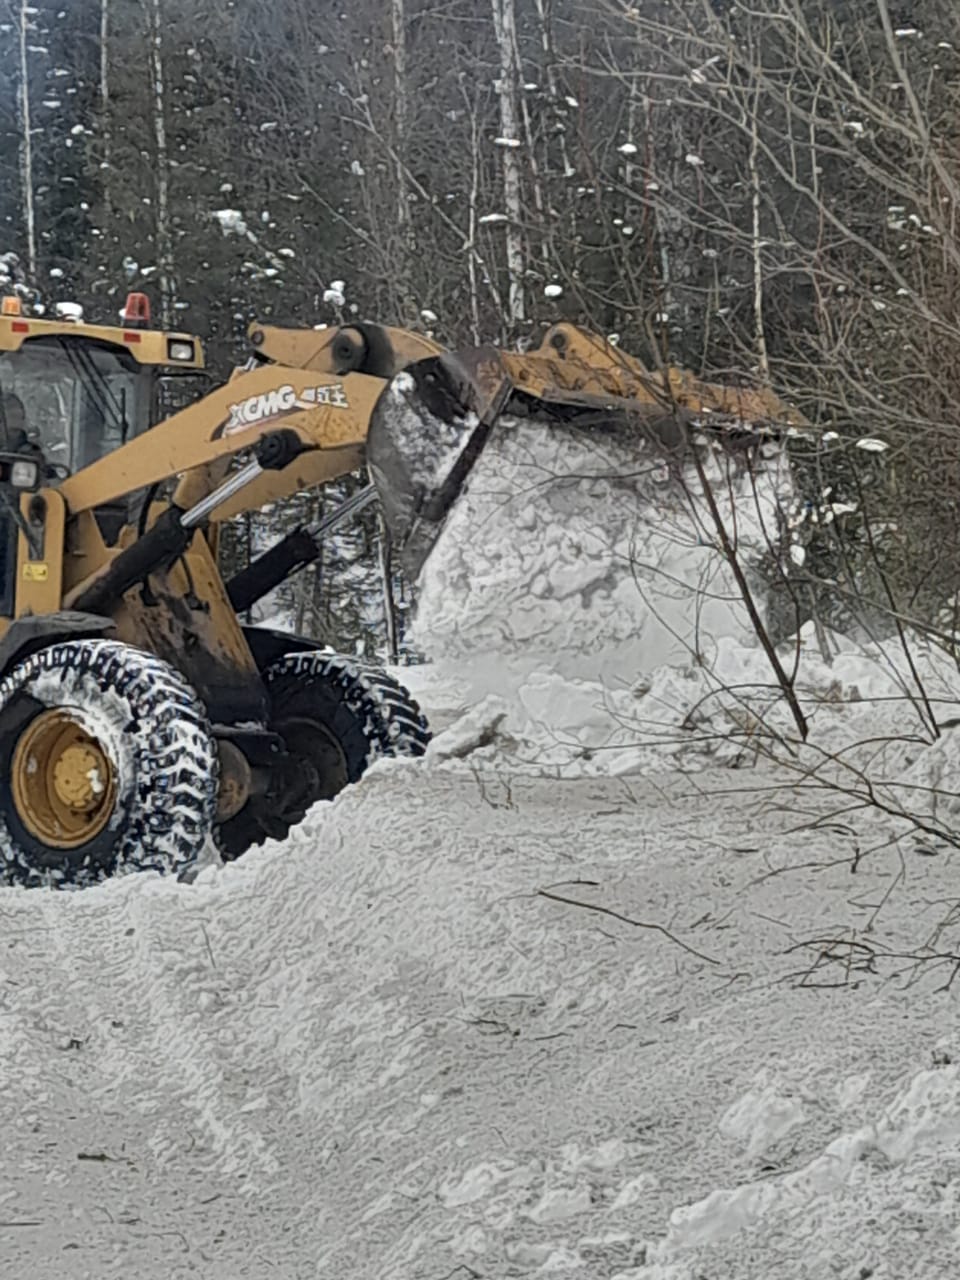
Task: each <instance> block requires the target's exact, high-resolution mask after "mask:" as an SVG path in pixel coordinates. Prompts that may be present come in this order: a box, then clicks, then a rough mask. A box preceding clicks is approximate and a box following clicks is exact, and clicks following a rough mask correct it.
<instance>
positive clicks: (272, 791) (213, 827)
mask: <svg viewBox="0 0 960 1280" xmlns="http://www.w3.org/2000/svg"><path fill="white" fill-rule="evenodd" d="M249 337H250V343H251V352H252V354H251V357H250V359H249V361H248V363H247V364H246V365H245V366H244V367H243V368H241V369H238V370H236V371H235V372H234V374H233V376H232V377H231V378H230V380H229V381H228V382H227V383H226V384H225V385H223V386H222V387H219V388H217V389H215V390H213V391H210V392H209V393H208V394H206V395H204V396H203V397H202V398H201V399H199V400H197V401H196V402H195V403H193V404H190V405H188V406H187V407H186V408H183V409H181V410H179V411H178V412H175V413H173V414H172V415H170V416H163V414H162V413H160V412H158V410H157V408H156V405H157V402H158V387H159V385H160V383H161V382H162V380H163V379H164V378H169V377H170V376H171V375H172V372H173V371H175V370H181V371H182V370H184V369H187V370H190V371H192V372H194V373H196V372H199V371H200V370H201V369H202V367H203V353H202V350H201V345H200V343H199V342H198V341H197V340H196V339H195V338H193V337H191V336H189V335H186V334H179V333H177V334H172V333H165V332H162V331H159V330H153V329H151V328H149V314H148V307H147V304H146V300H145V299H143V298H142V297H141V296H140V295H134V296H132V298H131V299H130V300H128V304H127V308H126V310H125V312H124V316H123V323H122V324H121V325H120V326H93V325H85V324H81V323H78V322H66V321H46V320H36V319H33V318H27V317H24V316H21V315H19V314H17V307H16V304H15V302H5V303H4V304H3V314H2V315H0V874H2V875H3V876H5V878H6V879H8V880H14V881H17V882H20V883H23V884H28V885H31V884H72V885H83V884H86V883H90V882H92V881H95V880H97V879H100V878H103V877H104V876H107V875H110V874H113V873H114V872H117V871H123V870H137V869H152V870H156V871H162V872H175V873H182V872H184V871H186V870H187V869H189V867H190V866H191V865H192V864H193V862H194V861H195V860H196V858H197V856H198V854H199V852H200V851H201V849H202V848H203V846H204V844H205V842H206V841H207V840H208V839H209V838H211V837H213V838H215V839H216V840H217V841H218V843H219V846H220V848H221V850H222V851H223V853H224V854H225V855H226V856H228V857H234V856H237V855H238V854H240V853H242V852H243V851H244V850H245V849H246V848H248V847H250V846H251V845H254V844H257V843H260V842H262V841H263V840H264V839H266V838H268V837H276V838H282V837H283V836H285V835H286V833H287V832H288V831H289V830H290V828H291V827H292V826H294V825H296V824H297V823H299V822H300V821H301V820H302V819H303V817H304V815H305V814H306V812H307V810H308V809H309V808H310V806H311V805H313V804H314V803H315V802H316V801H318V800H320V799H325V798H330V797H332V796H333V795H335V794H336V793H337V792H338V791H340V790H341V789H342V788H343V787H344V786H346V785H347V784H348V783H350V782H352V781H355V780H356V779H357V778H359V777H360V775H361V774H362V772H363V771H364V769H365V768H366V767H367V764H368V763H369V761H370V760H371V759H373V758H375V757H377V756H383V755H409V756H418V755H421V754H422V753H423V751H424V749H425V747H426V745H427V742H428V741H429V731H428V727H427V725H426V722H425V720H424V718H423V716H422V715H421V714H420V711H419V708H418V707H417V705H416V703H415V702H414V701H413V700H412V699H411V697H410V696H409V694H408V693H407V692H406V691H405V690H404V689H403V688H402V687H401V686H400V685H399V684H398V683H397V682H396V681H395V680H394V679H393V678H391V677H390V676H389V675H387V674H386V673H384V672H382V671H379V670H376V669H373V668H370V667H368V666H367V665H365V664H364V663H361V662H358V661H356V660H354V659H351V658H343V657H339V656H336V655H332V654H330V653H327V652H321V651H319V650H318V649H317V646H316V642H313V641H311V640H309V639H307V638H300V637H296V636H292V635H288V634H283V633H279V632H276V631H272V630H269V629H264V628H259V627H256V626H245V625H243V624H242V623H241V621H240V615H241V614H243V613H244V612H245V611H246V610H248V609H249V608H250V607H251V606H252V604H254V603H255V602H256V601H257V600H259V599H260V598H262V597H263V596H264V595H266V594H267V593H268V592H269V591H270V590H272V589H273V588H274V587H276V586H277V585H278V584H279V583H281V582H282V581H284V580H285V579H286V578H287V577H288V576H289V575H290V574H291V573H293V572H296V571H297V570H298V569H300V568H302V567H303V566H305V565H307V564H309V563H311V561H313V560H315V559H316V557H317V555H318V540H319V539H320V538H321V537H322V536H323V535H324V533H325V532H327V531H328V530H329V529H330V528H332V527H335V526H336V524H338V523H339V522H341V521H343V520H346V519H349V518H350V517H352V516H353V515H354V514H356V512H357V511H359V510H360V509H362V508H363V506H364V505H366V504H367V503H369V502H370V501H372V500H374V499H376V498H378V499H379V501H380V504H381V507H382V511H383V514H384V518H385V521H386V524H387V527H388V530H389V533H390V535H391V539H392V542H393V545H394V546H395V547H396V548H397V550H398V551H399V553H400V555H401V557H402V559H403V563H404V566H405V568H406V569H407V571H408V572H409V573H410V574H412V575H415V574H416V571H417V569H418V568H419V567H420V565H421V564H422V562H423V560H424V558H425V556H426V555H427V554H428V552H429V550H430V547H431V545H432V544H433V541H434V539H435V537H436V535H437V532H438V530H439V529H440V527H441V525H442V523H443V520H444V517H445V515H446V513H447V511H448V510H449V508H450V507H451V505H452V504H453V502H455V501H456V498H457V496H458V494H459V493H460V491H461V489H462V488H463V486H464V483H465V481H466V480H467V477H468V475H469V472H470V469H471V467H472V465H473V463H474V461H475V460H476V458H477V457H478V456H479V453H480V451H481V450H482V448H483V446H484V444H485V442H486V440H487V439H488V437H489V435H490V432H491V431H492V430H493V429H494V427H495V425H496V424H497V421H498V419H499V418H500V417H501V415H503V414H509V415H511V416H512V417H523V416H530V415H536V417H537V419H538V420H539V421H543V420H546V421H551V422H556V423H562V424H574V425H577V426H583V427H584V428H586V429H591V428H600V429H605V428H607V427H609V426H610V424H611V423H613V422H614V421H616V422H617V423H619V424H620V425H621V427H625V429H626V430H628V431H630V432H633V433H635V434H636V437H637V444H638V448H640V447H642V445H643V443H644V442H645V441H653V442H655V443H656V446H657V448H658V449H659V450H660V452H661V454H665V455H666V456H672V455H676V454H677V453H678V451H683V450H684V449H686V448H687V447H688V446H689V440H690V438H691V436H692V434H693V433H694V432H701V431H702V430H703V429H704V428H703V419H704V418H705V417H708V421H709V426H708V428H707V429H708V430H709V431H710V432H712V433H714V435H715V436H716V437H717V439H721V440H722V441H723V443H724V447H725V448H731V449H738V448H739V449H750V448H753V447H754V446H755V445H756V444H757V442H758V441H759V440H760V439H761V438H765V437H766V436H767V435H769V434H771V433H774V434H776V433H778V432H781V431H782V430H783V428H784V427H785V426H791V425H796V424H797V423H798V422H799V421H800V419H799V418H798V416H797V415H795V414H793V413H792V412H791V411H790V410H788V409H786V408H785V406H784V405H783V404H781V403H780V402H779V401H778V400H776V399H775V398H774V397H772V396H767V395H765V394H763V393H760V392H749V391H740V390H738V389H735V388H734V389H731V388H723V387H715V386H710V385H708V384H704V383H700V382H698V381H696V380H695V379H692V378H690V377H689V376H687V375H684V374H680V373H678V372H676V371H674V370H667V371H664V372H662V373H650V372H649V371H647V370H646V369H645V368H644V367H643V366H642V365H641V364H640V363H639V362H638V361H635V360H632V359H631V358H629V357H625V356H623V355H622V354H621V353H620V352H619V351H617V350H615V349H614V348H612V347H610V346H609V345H608V344H607V343H605V342H604V341H603V340H601V339H598V338H596V337H594V336H593V335H590V334H588V333H585V332H583V331H581V330H578V329H576V328H574V327H572V326H568V325H561V326H557V327H556V328H555V329H553V330H551V331H550V332H549V333H548V334H547V336H546V338H545V340H544V343H543V345H542V346H541V347H540V348H539V349H538V350H537V351H533V352H529V353H526V354H524V355H513V354H508V353H505V352H502V351H500V350H498V349H496V348H493V347H479V348H474V349H469V350H465V351H460V352H452V353H450V352H444V351H441V349H440V348H439V347H437V346H436V344H434V343H432V342H430V341H428V340H427V339H426V338H424V337H422V336H420V335H417V334H414V333H408V332H406V331H403V330H396V329H390V328H386V327H383V326H378V325H366V324H357V325H354V326H349V327H345V328H339V329H320V330H313V329H307V330H282V329H276V328H268V327H263V326H253V328H252V329H251V332H250V335H249ZM744 441H746V444H744ZM363 466H366V467H367V468H368V471H369V474H370V477H371V479H372V481H373V484H372V485H370V486H368V487H367V488H366V489H364V490H361V491H360V492H359V493H358V494H357V495H356V496H355V497H354V498H352V499H350V500H348V502H347V503H345V504H344V505H343V507H342V508H341V509H340V510H339V511H337V512H335V513H333V515H332V516H330V517H328V518H327V519H326V520H325V521H323V522H322V523H321V524H319V525H315V526H306V527H302V528H300V529H297V530H295V531H294V532H293V533H291V534H289V535H288V536H287V537H286V538H284V539H282V540H281V541H280V542H279V543H278V544H277V545H276V546H274V547H272V548H271V549H270V550H268V551H267V552H266V553H265V554H264V555H262V556H261V557H260V558H259V559H257V560H255V561H254V562H253V563H252V564H251V565H250V566H248V567H247V568H246V569H244V570H243V571H242V572H241V573H239V574H238V575H236V576H234V577H233V578H232V579H230V580H226V581H225V580H224V579H223V578H222V577H221V574H220V572H219V569H218V563H217V548H218V532H219V528H220V526H221V525H222V523H223V522H224V521H225V520H229V519H231V518H232V517H234V516H236V515H238V514H240V513H242V512H245V511H250V510H257V509H260V508H261V507H263V506H265V505H267V504H270V503H274V502H276V501H278V500H282V499H283V498H284V497H288V496H290V495H292V494H295V493H297V492H298V491H301V490H303V489H308V488H313V487H315V486H318V485H322V484H324V483H325V482H327V481H329V480H331V479H333V478H336V477H339V476H342V475H345V474H347V473H350V472H354V471H357V470H358V469H360V468H362V467H363Z"/></svg>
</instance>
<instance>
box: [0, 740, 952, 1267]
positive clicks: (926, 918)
mask: <svg viewBox="0 0 960 1280" xmlns="http://www.w3.org/2000/svg"><path fill="white" fill-rule="evenodd" d="M831 808H832V806H831V805H830V802H829V797H827V796H825V795H823V794H822V793H821V794H819V795H814V794H805V793H803V792H800V791H795V790H791V789H790V788H789V787H787V786H785V785H784V782H783V779H782V777H781V776H779V775H772V774H770V773H767V772H763V771H759V772H758V771H729V770H714V771H709V772H705V773H701V774H699V775H697V776H696V777H691V776H689V775H687V776H684V775H679V774H662V775H660V776H657V777H652V778H632V779H629V780H627V779H581V780H568V781H566V782H563V783H561V784H558V783H555V782H552V781H548V780H545V779H536V778H526V777H518V776H516V775H513V774H509V773H508V774H498V773H495V772H483V771H477V772H473V771H471V770H470V768H469V767H468V766H467V764H466V763H461V764H457V765H455V766H451V765H439V764H438V765H436V766H434V767H430V766H427V767H425V768H424V767H421V766H418V765H416V764H407V763H402V764H389V765H382V766H377V767H376V768H375V769H374V771H373V772H372V774H370V775H369V776H368V777H367V778H366V779H365V780H364V781H363V782H362V783H361V784H360V785H359V786H357V787H355V788H353V789H352V790H350V791H349V792H348V793H346V794H344V795H343V796H341V797H340V798H339V799H338V800H337V801H336V802H335V803H333V804H329V805H324V806H321V807H320V808H318V809H317V810H316V811H315V812H314V814H313V815H312V816H311V818H310V820H309V821H308V823H307V825H306V826H305V827H304V828H303V829H302V830H301V831H300V832H299V833H298V834H297V836H296V837H295V838H294V839H292V840H290V841H289V842H288V843H287V845H286V846H284V847H280V846H274V847H273V848H271V849H269V850H264V851H259V852H255V853H253V854H251V855H249V856H248V857H247V858H246V859H244V860H243V861H241V862H240V863H238V864H235V865H234V866H232V867H229V868H227V869H226V870H223V871H220V870H217V869H213V868H211V869H209V870H207V871H205V872H204V873H203V874H202V875H201V877H200V879H199V881H198V883H196V884H194V885H192V886H184V885H179V886H178V885H176V884H174V883H172V882H170V881H157V880H154V879H146V878H138V877H131V878H127V879H124V880H121V881H118V882H115V883H113V884H109V885H106V886H104V887H102V888H97V889H93V890H90V891H87V892H84V893H82V894H72V895H67V894H54V893H43V892H33V893H31V892H21V891H14V890H7V891H4V892H3V893H2V894H0V919H2V936H3V952H2V956H3V958H2V962H0V964H2V967H0V992H2V1005H0V1014H2V1038H0V1064H2V1067H0V1073H2V1088H0V1133H2V1135H3V1146H2V1155H0V1170H2V1172H0V1205H2V1212H0V1274H3V1275H10V1276H30V1277H31V1278H34V1280H48V1278H49V1280H53V1278H54V1277H56V1278H57V1280H61V1278H62V1277H64V1276H69V1277H77V1278H79V1277H91V1278H96V1280H101V1278H102V1277H106V1276H118V1277H120V1276H123V1277H128V1276H136V1277H137V1278H138V1280H179V1278H180V1277H187V1276H192V1275H202V1276H204V1277H209V1278H211V1280H216V1278H222V1280H233V1278H234V1277H243V1276H249V1277H261V1276H266V1275H276V1276H283V1277H338V1278H340V1277H342V1278H343V1280H368V1278H369V1277H370V1276H377V1277H382V1278H383V1280H414V1278H419V1277H424V1278H425V1280H433V1277H437V1280H439V1278H440V1277H443V1276H450V1275H463V1276H470V1275H475V1276H483V1277H501V1276H504V1277H505V1276H520V1275H536V1274H548V1273H551V1272H553V1271H558V1272H561V1273H563V1274H566V1275H570V1276H580V1277H589V1278H590V1280H613V1277H615V1276H618V1277H621V1280H623V1277H629V1278H630V1280H668V1278H669V1280H695V1278H697V1277H702V1276H711V1277H713V1276H718V1277H737V1278H738V1280H768V1277H769V1276H771V1275H773V1274H777V1275H783V1276H788V1277H795V1278H796V1280H800V1278H801V1277H809V1278H810V1280H821V1278H822V1277H826V1276H840V1277H844V1278H849V1280H855V1278H858V1277H862V1276H864V1275H871V1276H874V1277H883V1278H884V1280H900V1278H901V1277H903V1276H906V1275H916V1276H923V1277H925V1278H926V1277H941V1276H942V1277H948V1276H951V1275H953V1274H955V1262H956V1257H957V1249H958V1245H960V1236H958V1227H960V1217H958V1199H957V1193H958V1191H960V1167H958V1163H957V1155H958V1149H957V1144H958V1140H960V1080H958V1066H957V1065H956V1063H958V1062H960V1039H958V1036H957V1031H956V1027H957V1023H956V1018H955V1017H954V1016H953V1012H952V1011H953V1009H954V1004H955V996H953V995H951V994H949V993H948V994H943V993H940V992H938V991H937V988H938V987H940V986H942V985H943V984H944V983H946V982H947V981H948V980H949V978H950V976H951V973H952V971H953V966H952V963H951V962H946V961H942V962H939V963H934V962H930V963H928V964H927V965H924V964H921V963H918V962H917V961H915V960H914V959H912V958H911V957H912V955H913V954H915V953H916V952H917V951H918V949H919V948H921V947H922V946H923V944H924V943H926V942H928V941H929V940H930V939H931V938H932V937H934V935H936V933H937V930H938V928H939V925H940V922H941V921H942V920H943V919H944V918H945V917H949V916H950V914H951V907H952V904H955V901H956V873H955V868H954V867H953V866H952V865H951V864H952V859H951V857H950V856H949V854H948V853H947V852H946V851H945V850H940V851H939V852H938V856H935V857H930V856H927V857H924V856H920V855H919V851H918V849H917V847H916V842H914V843H913V844H912V845H908V846H906V847H905V848H904V849H903V851H902V852H903V855H904V861H903V863H902V864H901V862H900V852H901V851H900V850H897V849H891V848H880V849H878V850H876V851H874V852H872V853H871V852H869V850H870V849H871V846H874V845H881V844H883V842H884V831H883V829H882V827H880V826H877V825H876V824H875V825H874V826H873V827H871V826H870V825H869V824H856V826H855V825H854V824H851V823H850V821H849V819H843V818H840V819H836V820H834V821H823V820H822V819H823V815H824V814H825V813H826V812H828V811H829V810H830V809H831ZM818 820H820V821H819V825H818ZM857 852H859V853H861V854H862V855H868V854H869V856H864V857H863V860H862V861H861V862H860V863H859V865H858V867H857V870H856V872H855V873H854V872H853V871H852V860H853V858H854V855H855V854H856V853H857ZM547 894H553V895H556V896H555V897H548V896H546V895H547ZM558 899H569V900H570V901H567V902H565V901H560V900H558ZM574 904H578V905H574ZM955 933H956V930H955V929H953V930H951V929H949V928H948V929H947V930H945V931H944V932H942V933H941V934H940V936H939V939H938V940H937V941H936V942H935V943H934V947H935V949H936V950H940V951H943V952H949V951H950V950H951V949H952V948H953V947H954V945H955V942H954V939H955ZM888 953H896V954H888ZM458 1267H459V1268H460V1270H459V1271H458V1270H457V1268H458Z"/></svg>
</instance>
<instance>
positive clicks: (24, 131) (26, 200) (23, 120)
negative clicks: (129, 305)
mask: <svg viewBox="0 0 960 1280" xmlns="http://www.w3.org/2000/svg"><path fill="white" fill-rule="evenodd" d="M32 12H33V9H32V8H31V6H30V5H29V4H28V3H27V0H20V30H19V42H20V187H21V192H22V197H21V198H22V200H23V222H24V226H25V228H26V235H27V283H28V284H30V285H33V284H34V282H35V280H36V276H37V226H36V217H35V213H34V204H33V144H32V141H31V137H30V78H29V71H28V67H27V23H28V22H29V18H30V14H31V13H32Z"/></svg>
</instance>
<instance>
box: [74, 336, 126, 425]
mask: <svg viewBox="0 0 960 1280" xmlns="http://www.w3.org/2000/svg"><path fill="white" fill-rule="evenodd" d="M60 345H61V346H62V347H63V348H64V349H65V350H66V353H67V358H68V360H69V361H70V363H71V364H72V365H73V368H74V370H75V371H76V372H77V373H78V374H79V375H80V380H81V382H83V383H84V385H85V386H86V388H87V390H88V391H89V392H90V394H91V399H92V400H93V402H94V404H95V405H96V407H97V409H98V410H99V412H100V413H101V414H102V415H103V417H104V420H105V421H106V422H107V425H108V426H110V427H119V428H120V438H121V440H123V441H124V442H126V439H127V436H128V435H129V433H130V423H129V422H128V421H127V415H126V409H125V399H126V397H124V398H123V399H119V398H117V397H116V396H115V395H114V393H113V391H112V390H111V389H110V384H109V382H107V379H106V378H105V377H104V375H103V372H102V370H100V369H99V368H98V367H97V363H96V361H95V360H94V359H93V357H92V356H91V354H90V352H89V351H87V350H85V349H84V348H83V347H75V346H73V345H72V344H71V343H70V342H68V341H61V344H60ZM111 416H112V420H111Z"/></svg>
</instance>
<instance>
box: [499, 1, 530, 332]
mask: <svg viewBox="0 0 960 1280" xmlns="http://www.w3.org/2000/svg"><path fill="white" fill-rule="evenodd" d="M492 4H493V24H494V29H495V32H496V37H497V46H498V48H499V50H500V92H499V98H500V132H501V135H502V136H501V144H502V146H501V150H502V153H503V198H504V206H505V209H504V211H505V213H506V215H507V226H506V249H507V275H508V278H509V282H510V286H509V291H508V294H507V321H508V324H509V327H510V328H511V329H518V328H520V327H521V326H522V325H523V323H524V321H525V320H526V302H525V296H524V280H523V277H524V245H523V223H522V213H523V206H522V202H523V195H522V180H521V172H520V159H519V156H518V154H517V152H518V150H519V144H520V57H519V51H518V46H517V22H516V10H515V8H514V0H492Z"/></svg>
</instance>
